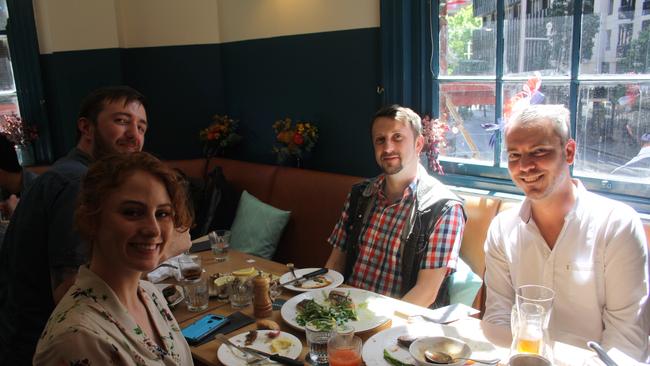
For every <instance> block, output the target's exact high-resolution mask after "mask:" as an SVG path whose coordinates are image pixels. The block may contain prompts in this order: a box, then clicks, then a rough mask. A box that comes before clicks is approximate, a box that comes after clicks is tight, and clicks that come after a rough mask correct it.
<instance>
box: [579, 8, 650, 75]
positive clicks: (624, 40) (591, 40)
mask: <svg viewBox="0 0 650 366" xmlns="http://www.w3.org/2000/svg"><path fill="white" fill-rule="evenodd" d="M594 1H595V2H594ZM617 5H620V6H614V7H613V8H612V9H611V12H610V3H609V0H589V1H585V3H584V5H583V15H582V34H583V37H582V44H581V49H580V73H581V74H625V73H645V74H650V46H649V44H650V13H649V14H648V15H644V13H643V12H644V10H643V7H644V6H646V5H648V6H650V0H648V1H642V0H621V2H620V4H617ZM635 14H640V16H636V17H635ZM587 35H589V36H587Z"/></svg>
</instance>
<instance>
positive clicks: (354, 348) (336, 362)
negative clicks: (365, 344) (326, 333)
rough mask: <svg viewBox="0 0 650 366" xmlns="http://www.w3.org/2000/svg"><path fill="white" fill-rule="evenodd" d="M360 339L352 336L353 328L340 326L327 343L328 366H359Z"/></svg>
mask: <svg viewBox="0 0 650 366" xmlns="http://www.w3.org/2000/svg"><path fill="white" fill-rule="evenodd" d="M361 344H362V342H361V338H359V337H357V336H355V335H354V328H352V327H349V326H345V325H344V326H341V327H339V328H337V330H336V334H335V335H334V336H332V337H331V338H330V339H329V341H327V356H328V358H329V364H330V366H359V365H361Z"/></svg>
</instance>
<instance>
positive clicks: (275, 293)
mask: <svg viewBox="0 0 650 366" xmlns="http://www.w3.org/2000/svg"><path fill="white" fill-rule="evenodd" d="M280 295H282V285H280V279H275V280H272V281H271V284H270V285H269V297H270V298H271V301H275V299H277V298H278V297H279V296H280Z"/></svg>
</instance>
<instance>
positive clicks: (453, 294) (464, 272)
mask: <svg viewBox="0 0 650 366" xmlns="http://www.w3.org/2000/svg"><path fill="white" fill-rule="evenodd" d="M482 284H483V280H482V279H481V277H479V276H478V275H476V273H474V272H472V269H471V268H469V266H468V265H467V264H466V263H465V262H463V261H462V260H461V259H460V257H459V258H458V263H456V272H454V273H453V274H452V275H451V283H450V284H449V301H450V302H451V303H452V304H456V303H461V304H465V305H467V306H472V304H473V303H474V299H475V298H476V294H477V293H478V290H479V289H481V285H482Z"/></svg>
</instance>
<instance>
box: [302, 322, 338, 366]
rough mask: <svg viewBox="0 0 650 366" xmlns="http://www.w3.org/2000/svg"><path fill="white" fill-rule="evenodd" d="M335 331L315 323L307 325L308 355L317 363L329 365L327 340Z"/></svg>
mask: <svg viewBox="0 0 650 366" xmlns="http://www.w3.org/2000/svg"><path fill="white" fill-rule="evenodd" d="M333 333H334V330H332V329H320V328H319V327H318V326H317V325H316V324H314V323H311V322H310V323H307V324H306V325H305V336H306V338H307V346H308V347H309V354H308V355H307V357H308V358H309V360H310V361H311V363H313V364H315V365H327V360H328V355H327V342H328V341H329V339H330V337H331V336H332V334H333Z"/></svg>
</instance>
